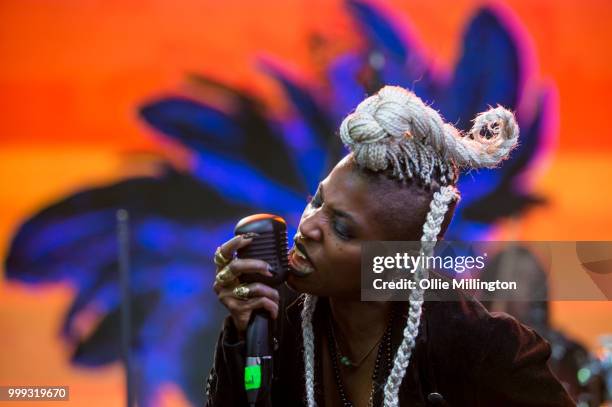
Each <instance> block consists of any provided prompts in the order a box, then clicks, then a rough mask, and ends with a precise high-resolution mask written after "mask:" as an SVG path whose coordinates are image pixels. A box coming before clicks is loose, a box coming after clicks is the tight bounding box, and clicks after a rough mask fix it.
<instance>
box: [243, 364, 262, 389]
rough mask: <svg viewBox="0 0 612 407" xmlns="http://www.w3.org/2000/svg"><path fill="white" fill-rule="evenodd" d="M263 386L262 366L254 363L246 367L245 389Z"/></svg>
mask: <svg viewBox="0 0 612 407" xmlns="http://www.w3.org/2000/svg"><path fill="white" fill-rule="evenodd" d="M260 387H261V366H260V365H253V366H246V367H245V368H244V389H245V390H253V389H259V388H260Z"/></svg>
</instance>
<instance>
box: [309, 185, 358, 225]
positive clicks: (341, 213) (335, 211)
mask: <svg viewBox="0 0 612 407" xmlns="http://www.w3.org/2000/svg"><path fill="white" fill-rule="evenodd" d="M317 189H318V190H319V193H320V194H321V201H323V202H325V199H324V198H323V184H319V187H318V188H317ZM330 210H331V211H332V213H333V214H334V215H335V216H339V217H341V218H345V219H348V220H350V221H351V222H353V223H354V224H357V222H356V221H355V218H353V217H352V216H351V215H350V214H349V213H347V212H344V211H343V210H340V209H335V208H330Z"/></svg>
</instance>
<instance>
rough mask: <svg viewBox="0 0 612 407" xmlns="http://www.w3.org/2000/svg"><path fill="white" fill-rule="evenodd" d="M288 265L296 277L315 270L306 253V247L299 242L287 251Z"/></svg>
mask: <svg viewBox="0 0 612 407" xmlns="http://www.w3.org/2000/svg"><path fill="white" fill-rule="evenodd" d="M289 266H290V267H291V273H292V274H293V275H295V276H298V277H304V276H307V275H308V274H310V273H312V272H313V271H315V268H314V266H313V264H312V262H311V261H310V260H309V259H308V256H307V255H306V249H305V248H304V246H302V245H301V244H299V243H296V244H295V245H294V246H293V248H292V249H291V250H290V251H289Z"/></svg>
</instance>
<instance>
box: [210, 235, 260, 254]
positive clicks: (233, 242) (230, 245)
mask: <svg viewBox="0 0 612 407" xmlns="http://www.w3.org/2000/svg"><path fill="white" fill-rule="evenodd" d="M255 236H256V234H253V233H245V234H243V235H238V236H234V237H233V238H231V239H230V240H228V241H227V242H225V243H223V244H222V245H221V246H219V249H218V250H219V251H220V253H221V255H222V256H223V257H224V258H226V259H227V260H231V259H232V258H233V257H234V253H235V252H236V251H237V250H238V249H242V248H243V247H245V246H247V245H248V244H249V243H251V242H252V241H253V238H254V237H255Z"/></svg>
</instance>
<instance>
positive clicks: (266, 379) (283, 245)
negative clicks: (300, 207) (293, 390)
mask: <svg viewBox="0 0 612 407" xmlns="http://www.w3.org/2000/svg"><path fill="white" fill-rule="evenodd" d="M248 232H255V233H257V234H258V235H257V236H256V237H254V238H253V241H252V242H251V243H250V244H249V245H247V246H246V247H244V248H242V249H240V250H238V253H237V257H238V258H249V259H259V260H264V261H266V262H267V263H268V264H270V266H271V270H270V271H271V273H272V274H273V276H272V277H266V276H264V275H261V274H250V275H243V276H241V277H240V282H241V283H252V282H261V283H264V284H267V285H269V286H272V287H277V286H278V285H280V284H282V283H283V282H284V281H285V279H286V276H287V272H288V270H289V265H288V262H287V226H286V224H285V221H284V220H283V219H282V218H280V217H278V216H275V215H268V214H259V215H252V216H249V217H246V218H244V219H242V220H240V221H239V222H238V224H237V225H236V228H235V230H234V233H235V234H236V235H239V234H244V233H248ZM272 354H273V345H272V324H271V318H270V314H269V313H268V311H266V310H263V309H257V310H255V311H253V312H252V314H251V318H250V320H249V324H248V327H247V332H246V361H245V362H246V363H245V371H244V386H245V391H246V394H247V401H248V403H249V405H250V406H255V405H256V404H257V403H259V402H261V401H264V403H265V404H266V405H270V404H271V388H272V376H273V360H272Z"/></svg>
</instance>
